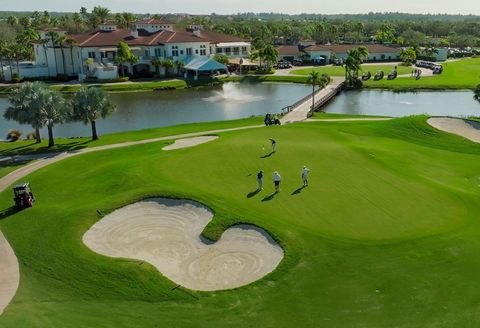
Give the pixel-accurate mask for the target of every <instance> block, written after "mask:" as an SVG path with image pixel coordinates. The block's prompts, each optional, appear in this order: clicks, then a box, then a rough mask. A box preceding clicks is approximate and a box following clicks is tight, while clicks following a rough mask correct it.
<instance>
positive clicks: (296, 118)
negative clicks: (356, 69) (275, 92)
mask: <svg viewBox="0 0 480 328" xmlns="http://www.w3.org/2000/svg"><path fill="white" fill-rule="evenodd" d="M343 83H344V78H343V77H338V76H334V77H332V78H331V81H330V83H329V84H327V85H326V86H325V87H324V88H323V89H320V90H319V91H318V92H317V93H316V95H315V99H316V100H317V101H318V100H320V99H322V98H325V97H328V96H334V95H336V94H337V93H338V92H339V87H340V86H341V85H342V84H343ZM316 104H317V102H316ZM311 107H312V95H311V94H310V95H309V97H307V98H306V99H305V100H304V101H303V103H301V104H300V105H298V106H297V107H295V108H294V109H293V110H292V111H291V112H289V113H288V114H286V115H285V116H284V117H282V119H281V120H280V121H281V122H282V124H287V123H295V122H301V121H305V120H306V119H307V118H308V116H309V114H310V111H311Z"/></svg>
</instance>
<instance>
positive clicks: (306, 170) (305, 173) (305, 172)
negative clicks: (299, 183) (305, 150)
mask: <svg viewBox="0 0 480 328" xmlns="http://www.w3.org/2000/svg"><path fill="white" fill-rule="evenodd" d="M309 172H310V169H309V168H308V167H306V166H304V167H303V169H302V180H303V186H304V187H306V186H308V173H309Z"/></svg>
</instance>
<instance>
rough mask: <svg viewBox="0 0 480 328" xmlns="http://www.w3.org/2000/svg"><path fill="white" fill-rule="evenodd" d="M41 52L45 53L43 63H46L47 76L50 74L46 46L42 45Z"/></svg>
mask: <svg viewBox="0 0 480 328" xmlns="http://www.w3.org/2000/svg"><path fill="white" fill-rule="evenodd" d="M43 52H44V53H45V64H46V65H47V70H48V76H50V66H49V65H48V55H47V48H46V47H43Z"/></svg>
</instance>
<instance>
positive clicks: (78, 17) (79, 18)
mask: <svg viewBox="0 0 480 328" xmlns="http://www.w3.org/2000/svg"><path fill="white" fill-rule="evenodd" d="M73 23H74V24H75V32H77V33H78V32H80V27H81V26H82V24H83V17H82V15H80V14H79V13H74V14H73Z"/></svg>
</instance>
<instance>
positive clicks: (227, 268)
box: [83, 198, 283, 291]
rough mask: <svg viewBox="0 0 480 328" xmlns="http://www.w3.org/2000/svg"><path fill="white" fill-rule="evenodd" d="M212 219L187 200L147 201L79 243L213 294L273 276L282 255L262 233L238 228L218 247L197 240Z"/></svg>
mask: <svg viewBox="0 0 480 328" xmlns="http://www.w3.org/2000/svg"><path fill="white" fill-rule="evenodd" d="M212 217H213V213H212V212H211V211H210V210H209V209H208V208H206V207H205V206H203V205H201V204H199V203H196V202H193V201H187V200H172V199H164V198H152V199H147V200H144V201H141V202H138V203H135V204H132V205H128V206H125V207H123V208H120V209H118V210H116V211H114V212H112V213H111V214H109V215H107V216H105V217H104V218H103V219H101V220H100V221H99V222H97V223H96V224H95V225H94V226H93V227H92V228H91V229H90V230H89V231H87V233H86V234H85V235H84V236H83V242H84V243H85V244H86V245H87V246H88V247H90V248H91V249H92V250H93V251H95V252H97V253H100V254H102V255H106V256H111V257H119V258H131V259H137V260H143V261H146V262H148V263H150V264H152V265H154V266H155V267H156V268H157V269H158V270H159V271H160V272H161V273H162V274H163V275H165V276H166V277H167V278H169V279H171V280H172V281H174V282H175V283H177V284H179V285H181V286H184V287H186V288H189V289H192V290H201V291H214V290H221V289H230V288H236V287H240V286H244V285H247V284H249V283H251V282H253V281H256V280H258V279H260V278H262V277H264V276H265V275H267V274H268V273H270V272H272V271H273V270H274V269H275V268H276V267H277V265H278V264H279V263H280V261H281V260H282V259H283V249H282V248H281V247H280V246H279V245H278V244H277V243H276V242H275V241H274V240H273V239H272V238H271V237H270V236H269V235H268V234H267V233H266V232H265V231H264V230H262V229H260V228H257V227H254V226H251V225H237V226H234V227H231V228H230V229H228V230H226V231H225V232H224V233H223V235H222V237H221V239H220V240H219V241H218V242H215V243H211V242H209V241H208V240H204V239H203V238H201V237H200V233H201V232H202V231H203V229H204V228H205V226H206V225H207V224H208V222H210V220H211V219H212Z"/></svg>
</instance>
